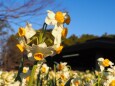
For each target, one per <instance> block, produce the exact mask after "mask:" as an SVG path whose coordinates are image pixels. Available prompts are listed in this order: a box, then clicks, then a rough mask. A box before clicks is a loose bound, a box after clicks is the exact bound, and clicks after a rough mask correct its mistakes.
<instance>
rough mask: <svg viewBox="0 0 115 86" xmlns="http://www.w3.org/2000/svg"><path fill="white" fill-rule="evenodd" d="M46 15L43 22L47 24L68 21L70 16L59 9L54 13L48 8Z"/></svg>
mask: <svg viewBox="0 0 115 86" xmlns="http://www.w3.org/2000/svg"><path fill="white" fill-rule="evenodd" d="M47 13H48V15H47V17H46V19H45V23H46V24H47V25H56V24H63V23H67V24H69V23H70V17H69V16H68V14H67V13H63V12H61V11H58V12H56V13H54V12H53V11H50V10H48V11H47Z"/></svg>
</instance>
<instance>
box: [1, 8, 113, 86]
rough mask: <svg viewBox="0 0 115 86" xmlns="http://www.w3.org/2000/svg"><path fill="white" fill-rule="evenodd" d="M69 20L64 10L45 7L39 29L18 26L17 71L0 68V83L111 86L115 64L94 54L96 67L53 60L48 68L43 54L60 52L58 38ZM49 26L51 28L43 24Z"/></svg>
mask: <svg viewBox="0 0 115 86" xmlns="http://www.w3.org/2000/svg"><path fill="white" fill-rule="evenodd" d="M69 23H70V16H69V14H68V13H66V12H60V11H58V12H56V13H54V12H53V11H50V10H48V11H47V16H46V18H45V23H44V24H43V27H42V29H40V30H34V29H33V28H32V25H31V24H30V23H28V22H27V24H26V27H19V29H18V40H19V43H18V44H17V45H16V46H17V48H19V50H20V52H22V54H23V57H22V58H21V61H20V65H19V70H18V71H10V72H7V71H2V70H1V71H0V86H115V66H114V63H113V62H111V61H110V60H109V59H104V58H102V57H101V58H98V60H97V61H98V65H99V67H100V71H96V70H95V71H86V72H80V71H73V70H71V67H70V66H69V65H68V64H67V63H66V62H60V63H54V67H53V68H51V67H49V66H48V65H47V64H46V60H45V59H46V58H47V57H48V56H50V57H51V58H53V56H54V55H56V54H60V52H61V51H62V49H63V45H62V44H61V42H62V41H63V39H64V38H66V35H67V32H68V29H67V27H65V24H67V25H68V24H69ZM48 25H49V26H52V27H53V29H52V31H48V30H47V26H48ZM25 58H27V59H29V60H30V61H32V62H34V65H33V66H32V67H29V66H26V67H25V66H24V59H25Z"/></svg>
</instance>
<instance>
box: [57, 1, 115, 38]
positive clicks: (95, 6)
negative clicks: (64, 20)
mask: <svg viewBox="0 0 115 86" xmlns="http://www.w3.org/2000/svg"><path fill="white" fill-rule="evenodd" d="M57 2H59V3H61V4H62V7H64V8H66V10H67V11H68V12H69V14H70V16H71V23H70V25H69V26H68V27H69V34H68V36H70V35H71V34H76V35H77V36H81V35H82V34H94V35H98V36H101V35H102V34H104V33H108V34H115V0H58V1H57Z"/></svg>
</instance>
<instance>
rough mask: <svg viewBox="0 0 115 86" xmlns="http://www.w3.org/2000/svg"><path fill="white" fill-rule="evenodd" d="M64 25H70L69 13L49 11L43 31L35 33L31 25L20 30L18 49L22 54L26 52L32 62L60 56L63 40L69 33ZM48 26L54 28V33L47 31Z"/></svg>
mask: <svg viewBox="0 0 115 86" xmlns="http://www.w3.org/2000/svg"><path fill="white" fill-rule="evenodd" d="M64 23H66V24H69V23H70V17H69V15H68V14H67V13H62V12H60V11H59V12H56V13H54V12H52V11H49V10H48V15H47V17H46V19H45V23H44V25H43V28H42V30H36V31H35V30H34V29H33V28H32V25H31V24H29V23H27V25H26V27H25V28H24V27H20V28H19V30H18V35H19V44H17V47H18V48H19V49H20V51H21V52H26V53H27V57H28V59H30V60H32V61H35V60H37V61H40V60H44V59H45V57H47V56H53V55H55V54H59V53H60V52H61V50H62V49H63V46H62V45H61V40H62V38H65V37H66V35H67V32H68V31H67V28H65V27H64ZM47 25H53V26H54V29H53V30H52V32H48V31H47V30H46V28H47Z"/></svg>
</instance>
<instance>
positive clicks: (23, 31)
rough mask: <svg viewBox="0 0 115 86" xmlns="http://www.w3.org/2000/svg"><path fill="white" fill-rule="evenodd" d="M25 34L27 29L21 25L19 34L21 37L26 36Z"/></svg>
mask: <svg viewBox="0 0 115 86" xmlns="http://www.w3.org/2000/svg"><path fill="white" fill-rule="evenodd" d="M25 34H26V31H25V29H24V28H23V27H20V28H19V29H18V35H19V36H20V37H22V36H25Z"/></svg>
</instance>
